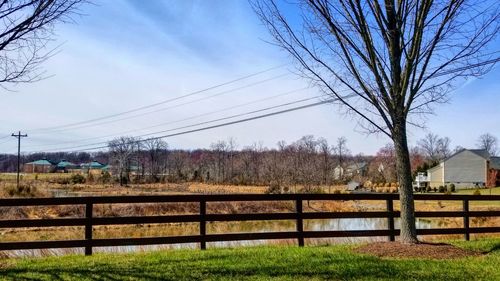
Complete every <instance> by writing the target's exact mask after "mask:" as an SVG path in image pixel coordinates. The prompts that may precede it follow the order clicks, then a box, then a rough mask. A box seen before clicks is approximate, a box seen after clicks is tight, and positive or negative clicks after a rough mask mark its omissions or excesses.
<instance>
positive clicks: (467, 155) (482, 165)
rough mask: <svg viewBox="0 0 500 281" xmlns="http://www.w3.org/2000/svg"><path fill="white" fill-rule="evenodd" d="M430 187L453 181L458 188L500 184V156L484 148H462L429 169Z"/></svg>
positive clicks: (428, 180)
mask: <svg viewBox="0 0 500 281" xmlns="http://www.w3.org/2000/svg"><path fill="white" fill-rule="evenodd" d="M426 180H427V182H428V184H429V186H430V187H439V186H441V185H443V186H444V185H446V184H451V183H453V184H454V185H455V186H456V187H457V188H467V187H474V186H498V185H500V157H493V156H490V155H489V154H488V152H487V151H486V150H483V149H462V150H460V151H458V152H456V153H455V154H453V155H451V156H450V157H448V158H446V159H444V160H443V161H441V162H440V163H439V164H438V165H436V166H435V167H433V168H431V169H429V170H427V179H426Z"/></svg>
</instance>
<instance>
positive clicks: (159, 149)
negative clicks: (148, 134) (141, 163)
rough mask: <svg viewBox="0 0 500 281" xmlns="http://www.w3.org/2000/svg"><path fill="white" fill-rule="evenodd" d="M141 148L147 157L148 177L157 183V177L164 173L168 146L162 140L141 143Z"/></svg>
mask: <svg viewBox="0 0 500 281" xmlns="http://www.w3.org/2000/svg"><path fill="white" fill-rule="evenodd" d="M143 146H144V148H145V149H146V151H147V155H148V170H149V175H150V176H151V179H152V180H153V181H155V182H157V181H158V180H159V178H158V175H159V174H160V173H162V172H164V171H163V169H164V167H165V161H166V158H167V153H168V152H167V149H168V144H167V142H165V141H164V140H162V139H149V140H145V141H144V142H143Z"/></svg>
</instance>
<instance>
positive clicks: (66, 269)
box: [0, 239, 500, 281]
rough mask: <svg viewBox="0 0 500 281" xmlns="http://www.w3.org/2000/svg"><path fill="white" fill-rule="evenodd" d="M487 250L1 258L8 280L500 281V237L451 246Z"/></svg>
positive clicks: (1, 274)
mask: <svg viewBox="0 0 500 281" xmlns="http://www.w3.org/2000/svg"><path fill="white" fill-rule="evenodd" d="M451 243H452V244H455V245H457V246H460V247H464V248H467V249H472V250H477V251H481V252H487V254H483V255H480V256H475V257H466V258H460V259H448V260H434V259H391V258H378V257H374V256H370V255H362V254H356V253H353V252H352V250H353V248H354V247H355V246H352V245H351V246H346V245H340V246H327V247H304V248H299V247H284V246H282V247H278V246H273V247H247V248H245V247H241V248H235V249H209V250H206V251H199V250H175V251H172V250H168V251H158V252H151V253H134V254H98V255H95V256H92V257H85V256H65V257H57V258H55V257H51V258H41V259H7V260H0V279H1V280H74V279H78V280H294V281H295V280H308V281H311V280H500V270H499V269H498V265H499V264H500V239H487V240H478V241H471V242H460V241H456V242H451Z"/></svg>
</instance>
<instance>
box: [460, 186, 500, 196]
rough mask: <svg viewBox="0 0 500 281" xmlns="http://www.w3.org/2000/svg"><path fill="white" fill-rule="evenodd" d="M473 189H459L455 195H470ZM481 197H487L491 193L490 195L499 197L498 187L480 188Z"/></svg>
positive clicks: (499, 188) (499, 190) (499, 189)
mask: <svg viewBox="0 0 500 281" xmlns="http://www.w3.org/2000/svg"><path fill="white" fill-rule="evenodd" d="M474 190H475V189H461V190H458V191H457V194H469V195H470V194H472V193H474ZM479 191H480V192H481V194H482V195H489V194H490V192H491V195H500V187H493V188H481V189H479Z"/></svg>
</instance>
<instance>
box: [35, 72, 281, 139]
mask: <svg viewBox="0 0 500 281" xmlns="http://www.w3.org/2000/svg"><path fill="white" fill-rule="evenodd" d="M286 65H287V64H282V65H278V66H274V67H271V68H268V69H265V70H262V71H259V72H255V73H252V74H249V75H245V76H242V77H239V78H237V79H233V80H230V81H227V82H224V83H220V84H217V85H214V86H211V87H208V88H205V89H202V90H198V91H194V92H191V93H188V94H185V95H182V96H178V97H175V98H171V99H167V100H163V101H160V102H156V103H153V104H149V105H145V106H141V107H137V108H134V109H130V110H127V111H122V112H118V113H114V114H110V115H105V116H101V117H97V118H92V119H88V120H85V121H80V122H75V123H69V124H64V125H59V126H53V127H46V128H38V129H31V130H30V131H33V132H36V131H44V130H54V129H59V128H66V127H71V126H76V125H81V124H86V123H93V122H96V121H100V120H104V119H109V118H113V117H117V116H121V115H125V114H129V113H133V112H137V111H141V110H144V109H148V108H152V107H156V106H158V105H162V104H165V103H169V102H172V101H176V100H179V99H183V98H186V97H190V96H194V95H197V94H200V93H203V92H207V91H210V90H213V89H216V88H220V87H223V86H226V85H230V84H233V83H236V82H239V81H242V80H245V79H248V78H251V77H254V76H258V75H260V74H263V73H266V72H269V71H272V70H275V69H278V68H282V67H284V66H286Z"/></svg>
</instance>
